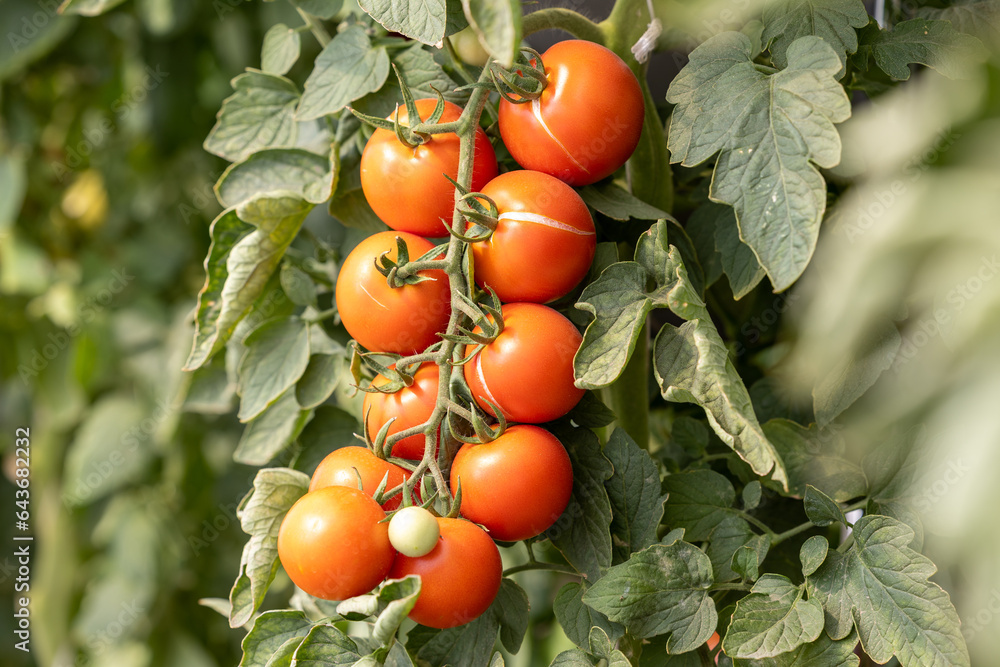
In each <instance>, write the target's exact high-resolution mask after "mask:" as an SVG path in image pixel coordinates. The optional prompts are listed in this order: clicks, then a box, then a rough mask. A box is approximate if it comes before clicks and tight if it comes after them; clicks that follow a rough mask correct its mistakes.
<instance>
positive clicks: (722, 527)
mask: <svg viewBox="0 0 1000 667" xmlns="http://www.w3.org/2000/svg"><path fill="white" fill-rule="evenodd" d="M755 539H756V535H755V534H754V532H753V530H751V529H750V524H749V523H747V520H746V519H744V518H743V517H741V516H739V515H736V514H733V515H730V516H727V517H725V518H723V519H722V521H721V522H720V523H719V525H717V526H716V527H715V528H713V529H712V532H711V533H710V534H709V536H708V546H706V547H705V553H706V554H708V558H709V560H711V561H712V571H713V572H714V573H715V580H716V581H720V582H721V581H732V580H733V579H739V578H740V576H741V575H740V573H739V572H737V571H736V570H734V569H733V556H735V555H736V552H737V551H739V550H740V549H741V548H743V547H744V546H746V545H748V544H753V543H754V540H755Z"/></svg>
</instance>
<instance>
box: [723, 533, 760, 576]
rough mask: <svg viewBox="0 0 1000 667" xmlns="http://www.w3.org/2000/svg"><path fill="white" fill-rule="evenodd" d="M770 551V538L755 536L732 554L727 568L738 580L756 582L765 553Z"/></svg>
mask: <svg viewBox="0 0 1000 667" xmlns="http://www.w3.org/2000/svg"><path fill="white" fill-rule="evenodd" d="M770 549H771V537H770V536H769V535H755V536H754V537H752V538H751V539H750V540H749V541H748V542H747V543H746V544H744V545H743V546H741V547H740V548H738V549H737V550H736V551H735V552H734V553H733V555H732V558H730V562H729V567H730V569H732V571H733V573H734V574H736V575H737V576H738V577H739V578H740V579H742V580H744V581H756V580H757V578H758V577H759V576H760V565H761V563H763V562H764V559H765V558H767V552H768V551H769V550H770ZM709 558H711V555H709ZM713 567H714V565H713Z"/></svg>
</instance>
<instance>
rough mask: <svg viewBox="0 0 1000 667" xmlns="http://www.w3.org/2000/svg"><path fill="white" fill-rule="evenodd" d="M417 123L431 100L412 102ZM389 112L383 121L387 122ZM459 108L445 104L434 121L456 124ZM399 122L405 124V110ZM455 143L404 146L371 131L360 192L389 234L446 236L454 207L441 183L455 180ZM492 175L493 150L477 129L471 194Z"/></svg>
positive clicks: (453, 139) (442, 140) (444, 139)
mask: <svg viewBox="0 0 1000 667" xmlns="http://www.w3.org/2000/svg"><path fill="white" fill-rule="evenodd" d="M416 104H417V111H418V112H419V113H420V118H421V119H423V120H426V119H427V118H428V117H429V116H430V115H431V113H432V112H433V111H434V106H435V105H436V104H437V100H435V99H422V100H417V101H416ZM395 115H396V114H395V112H393V114H391V115H390V116H389V119H390V120H392V119H393V118H394V117H395ZM461 115H462V109H461V108H460V107H458V106H457V105H455V104H452V103H451V102H445V110H444V115H443V116H441V120H440V122H442V123H447V122H451V121H454V120H458V118H459V116H461ZM399 120H400V122H401V123H403V124H406V121H407V113H406V108H405V107H400V108H399ZM458 154H459V139H458V136H457V135H456V134H454V133H450V132H449V133H443V134H434V135H429V136H428V138H427V140H426V142H425V143H423V144H420V145H419V146H415V147H410V146H407V145H405V144H403V143H401V142H400V141H399V139H398V138H397V137H396V134H395V133H394V132H390V131H389V130H383V129H377V130H375V132H374V133H373V134H372V136H371V138H370V139H369V140H368V143H367V144H366V145H365V150H364V152H363V153H362V155H361V189H362V191H363V192H364V194H365V199H367V200H368V204H369V205H370V206H371V207H372V210H373V211H375V214H376V215H378V217H380V218H381V219H382V221H383V222H385V224H387V225H389V226H390V227H392V228H393V229H396V230H399V231H404V232H412V233H414V234H419V235H421V236H431V237H437V236H447V235H448V230H447V228H446V227H445V225H446V224H447V225H450V224H451V220H452V211H453V210H454V207H455V187H454V186H453V185H452V184H451V183H450V182H449V181H448V179H447V178H445V174H447V175H448V176H450V177H451V178H456V179H457V178H458ZM496 175H497V158H496V153H494V151H493V146H492V145H491V144H490V140H489V139H488V138H487V136H486V133H485V132H484V131H483V130H482V129H481V128H479V129H477V130H476V149H475V159H474V161H473V165H472V190H473V191H478V190H479V189H480V188H481V187H483V186H484V185H486V184H487V183H488V182H489V181H490V180H491V179H492V178H493V177H494V176H496Z"/></svg>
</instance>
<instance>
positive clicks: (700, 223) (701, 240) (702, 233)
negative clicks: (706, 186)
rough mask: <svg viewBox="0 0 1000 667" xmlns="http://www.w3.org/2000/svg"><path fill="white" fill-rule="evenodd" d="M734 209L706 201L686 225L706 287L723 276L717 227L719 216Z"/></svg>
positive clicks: (730, 212)
mask: <svg viewBox="0 0 1000 667" xmlns="http://www.w3.org/2000/svg"><path fill="white" fill-rule="evenodd" d="M732 210H733V207H732V206H725V205H724V204H716V203H714V202H706V203H705V204H702V205H701V206H699V207H698V208H696V209H695V211H694V213H692V214H691V217H690V218H688V220H687V223H686V225H685V227H684V229H686V230H687V233H688V236H689V237H690V238H691V242H692V243H693V244H694V248H695V251H696V252H697V253H698V261H699V263H700V264H701V268H702V271H703V272H704V274H705V288H706V289H708V288H709V287H711V286H712V285H714V284H715V281H716V280H718V279H719V278H720V277H721V276H722V256H721V255H720V254H719V251H718V249H717V248H716V246H715V228H716V225H717V222H718V219H719V217H720V216H721V215H723V214H727V215H729V214H732ZM727 211H728V213H727ZM755 259H756V258H755Z"/></svg>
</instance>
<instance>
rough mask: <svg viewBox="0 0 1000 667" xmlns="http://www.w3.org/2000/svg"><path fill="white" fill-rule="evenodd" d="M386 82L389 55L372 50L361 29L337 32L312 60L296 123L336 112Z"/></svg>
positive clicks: (373, 48)
mask: <svg viewBox="0 0 1000 667" xmlns="http://www.w3.org/2000/svg"><path fill="white" fill-rule="evenodd" d="M388 78H389V54H388V52H386V50H385V47H372V44H371V40H369V39H368V35H367V34H365V31H364V28H362V27H361V26H357V25H353V26H350V27H348V28H347V29H345V30H344V31H343V32H340V33H339V34H338V35H337V36H336V37H334V38H333V39H332V40H330V43H329V44H327V45H326V47H325V48H324V49H323V50H322V51H321V52H320V54H319V55H318V56H317V57H316V63H315V65H314V66H313V71H312V73H310V74H309V78H308V79H306V83H305V85H304V86H303V93H302V100H301V101H300V102H299V106H298V108H297V109H296V110H295V117H296V118H297V119H298V120H312V119H313V118H320V117H322V116H326V115H327V114H331V113H334V112H337V111H340V110H341V109H343V108H344V107H345V106H347V105H348V104H350V103H351V102H353V101H354V100H356V99H358V98H359V97H363V96H364V95H367V94H368V93H371V92H373V91H376V90H378V89H379V88H381V87H382V85H383V84H384V83H385V82H386V79H388Z"/></svg>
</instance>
